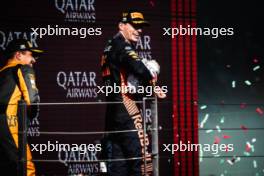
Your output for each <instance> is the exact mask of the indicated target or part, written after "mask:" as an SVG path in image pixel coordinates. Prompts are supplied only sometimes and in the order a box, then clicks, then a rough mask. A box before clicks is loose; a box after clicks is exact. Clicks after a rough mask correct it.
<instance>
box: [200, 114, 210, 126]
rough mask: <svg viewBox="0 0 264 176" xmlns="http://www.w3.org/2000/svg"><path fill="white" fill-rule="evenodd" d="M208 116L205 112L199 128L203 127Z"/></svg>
mask: <svg viewBox="0 0 264 176" xmlns="http://www.w3.org/2000/svg"><path fill="white" fill-rule="evenodd" d="M208 118H209V114H206V115H205V117H204V119H203V120H202V122H201V125H200V128H203V127H204V124H205V123H206V122H207V120H208Z"/></svg>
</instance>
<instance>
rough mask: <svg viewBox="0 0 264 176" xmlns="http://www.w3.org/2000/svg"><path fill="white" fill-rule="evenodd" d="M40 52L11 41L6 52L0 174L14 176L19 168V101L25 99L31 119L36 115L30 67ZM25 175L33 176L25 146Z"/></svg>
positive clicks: (0, 97)
mask: <svg viewBox="0 0 264 176" xmlns="http://www.w3.org/2000/svg"><path fill="white" fill-rule="evenodd" d="M42 52H43V51H42V50H38V49H37V48H33V46H32V44H31V43H30V42H29V41H27V40H24V39H17V40H13V41H11V42H10V43H9V44H8V46H7V48H6V50H5V52H4V53H5V59H6V61H5V62H6V63H5V65H4V67H2V68H0V155H1V157H0V171H1V173H6V174H7V175H10V176H11V175H12V176H15V175H17V174H18V173H17V164H18V119H17V110H18V101H19V100H21V99H24V100H25V102H26V103H27V105H28V110H29V111H28V114H29V117H30V118H31V119H32V118H33V117H35V116H36V115H37V114H38V106H33V105H32V106H30V105H31V104H32V103H38V102H39V94H38V89H37V86H36V82H35V73H34V70H33V68H32V64H34V63H35V62H36V56H38V55H39V54H40V53H42ZM26 150H27V164H26V165H27V175H28V176H35V175H36V173H35V166H34V164H33V162H32V156H31V152H30V148H29V145H28V144H27V149H26Z"/></svg>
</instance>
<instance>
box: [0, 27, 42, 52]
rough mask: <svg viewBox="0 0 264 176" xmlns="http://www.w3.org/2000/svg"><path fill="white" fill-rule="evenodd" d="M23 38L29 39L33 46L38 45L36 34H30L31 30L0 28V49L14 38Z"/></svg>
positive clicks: (3, 48)
mask: <svg viewBox="0 0 264 176" xmlns="http://www.w3.org/2000/svg"><path fill="white" fill-rule="evenodd" d="M20 38H24V39H27V40H29V41H30V42H31V43H32V45H33V47H38V44H37V36H36V35H32V32H21V31H7V32H4V31H1V30H0V49H1V50H5V48H6V46H7V44H8V43H9V42H11V41H12V40H14V39H20Z"/></svg>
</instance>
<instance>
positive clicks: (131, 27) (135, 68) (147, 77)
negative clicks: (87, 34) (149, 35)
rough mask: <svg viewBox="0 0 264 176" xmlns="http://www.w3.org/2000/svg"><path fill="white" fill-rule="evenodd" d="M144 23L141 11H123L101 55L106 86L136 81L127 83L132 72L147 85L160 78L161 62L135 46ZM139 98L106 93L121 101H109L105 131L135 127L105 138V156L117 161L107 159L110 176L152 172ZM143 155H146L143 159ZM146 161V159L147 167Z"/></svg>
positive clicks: (137, 175)
mask: <svg viewBox="0 0 264 176" xmlns="http://www.w3.org/2000/svg"><path fill="white" fill-rule="evenodd" d="M144 26H148V22H147V21H145V20H144V17H143V14H142V13H141V12H139V11H129V12H125V13H123V15H122V19H121V20H120V22H119V24H118V28H119V32H118V33H117V34H116V35H114V36H113V38H112V39H111V40H109V41H108V43H107V45H106V47H105V49H104V53H103V55H102V58H101V68H102V76H103V81H104V83H105V86H112V87H114V86H120V87H124V86H127V85H128V84H133V83H131V82H128V77H130V76H131V75H132V77H133V78H136V79H138V80H134V82H140V84H141V85H144V86H152V85H153V81H156V80H157V76H158V73H159V64H158V63H157V62H156V61H154V60H152V61H151V64H148V61H146V60H143V59H142V58H139V56H138V54H137V53H136V51H135V47H134V44H135V43H136V42H137V41H138V40H139V38H140V34H141V32H142V27H144ZM149 63H150V62H149ZM132 82H133V80H132ZM160 95H161V96H162V97H163V98H164V97H165V96H166V95H165V94H164V93H162V92H161V94H160ZM138 97H141V99H138ZM137 100H142V96H139V95H138V94H137V93H135V94H131V93H130V92H126V91H120V92H118V93H114V92H112V93H110V94H108V95H107V96H106V101H108V102H122V103H112V104H111V103H108V104H107V109H106V119H105V122H106V124H105V127H106V131H123V130H135V131H132V132H131V131H130V132H122V133H111V134H109V135H108V136H107V137H106V138H105V139H104V141H103V145H102V146H103V152H102V155H103V158H104V159H108V160H118V161H111V162H107V175H109V176H132V175H133V176H140V175H151V173H152V159H151V152H150V151H148V148H149V147H148V146H149V145H150V140H149V138H148V136H147V135H146V137H145V141H144V136H143V131H142V130H143V119H142V115H141V112H140V107H139V106H138V105H137V104H136V102H135V101H137ZM144 144H145V146H144ZM144 147H145V148H144ZM145 150H146V153H145ZM143 156H146V158H142V157H143ZM120 159H121V160H120ZM124 159H128V160H124ZM144 161H145V162H146V168H145V169H144ZM144 171H146V173H144Z"/></svg>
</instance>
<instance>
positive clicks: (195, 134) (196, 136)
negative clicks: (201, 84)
mask: <svg viewBox="0 0 264 176" xmlns="http://www.w3.org/2000/svg"><path fill="white" fill-rule="evenodd" d="M191 26H192V27H196V20H193V21H192V25H191ZM191 44H192V93H193V97H192V101H193V103H192V110H193V139H194V141H193V142H194V144H198V142H199V140H198V139H199V129H198V104H197V102H198V80H197V77H198V76H197V55H196V53H197V46H196V45H197V43H196V36H193V37H192V42H191ZM194 172H195V173H197V175H198V173H199V153H198V152H194Z"/></svg>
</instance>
